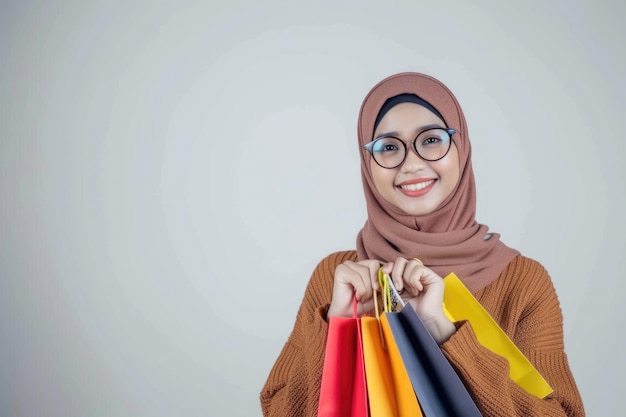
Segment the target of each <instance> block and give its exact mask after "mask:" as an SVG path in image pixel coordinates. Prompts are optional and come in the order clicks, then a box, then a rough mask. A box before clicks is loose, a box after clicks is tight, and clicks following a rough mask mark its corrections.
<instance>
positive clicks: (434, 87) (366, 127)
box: [357, 73, 518, 292]
mask: <svg viewBox="0 0 626 417" xmlns="http://www.w3.org/2000/svg"><path fill="white" fill-rule="evenodd" d="M400 94H414V95H416V96H418V97H419V98H421V99H422V100H424V101H426V102H427V103H429V104H430V105H431V106H432V107H434V109H436V110H437V112H438V113H439V114H440V115H441V116H443V119H444V122H445V123H446V126H447V127H450V128H453V129H456V131H457V132H458V133H455V134H454V136H453V140H454V144H455V145H456V147H457V149H458V154H459V164H460V177H459V182H458V184H457V185H456V187H455V188H454V190H453V191H452V193H451V194H450V195H449V196H448V197H447V198H446V200H445V201H443V202H442V203H441V205H440V206H439V207H438V208H437V209H436V210H435V211H433V212H432V213H429V214H425V215H422V216H412V215H408V214H406V213H404V212H403V211H401V210H400V209H398V208H397V207H395V206H394V205H392V204H391V203H389V202H387V201H386V200H385V199H384V198H383V197H382V196H381V195H380V194H379V193H378V191H377V190H376V187H375V186H374V181H373V179H372V174H371V169H370V166H371V164H372V158H371V156H370V154H369V152H368V151H366V150H364V149H363V145H365V144H366V143H368V142H370V141H371V140H372V139H373V135H374V130H375V123H376V119H377V116H378V114H379V112H380V110H381V108H382V107H383V105H384V104H385V102H386V101H387V100H388V99H389V98H391V97H395V96H398V95H400ZM431 111H432V110H431ZM358 136H359V148H360V152H361V176H362V179H363V188H364V190H365V200H366V203H367V213H368V219H367V221H366V223H365V226H364V227H363V229H362V230H361V231H360V232H359V234H358V236H357V251H358V255H359V259H360V260H365V259H378V260H381V261H386V262H390V261H394V260H395V259H396V258H397V257H404V258H407V259H411V258H419V259H421V260H422V262H424V264H425V265H426V266H427V267H429V268H431V269H432V270H434V271H435V272H436V273H437V274H439V275H440V276H442V277H445V276H446V275H448V274H449V273H450V272H454V273H456V275H458V276H459V278H460V279H461V280H462V281H463V282H464V283H465V285H466V286H467V287H468V288H469V289H470V291H472V292H476V291H478V290H480V289H481V288H484V287H485V286H486V285H487V284H489V283H490V282H491V281H493V280H494V279H496V278H497V277H498V275H499V274H500V272H501V271H502V270H503V269H504V268H505V267H506V265H507V264H508V263H509V262H510V261H511V259H513V257H515V256H516V255H517V254H518V252H517V251H515V250H513V249H511V248H509V247H507V246H506V245H504V243H502V242H501V241H500V235H498V234H497V233H493V234H491V233H488V227H487V226H485V225H482V224H478V223H477V222H476V219H475V216H476V188H475V184H474V172H473V170H472V161H471V147H470V142H469V136H468V132H467V125H466V123H465V117H464V116H463V112H462V110H461V107H460V106H459V103H458V102H457V100H456V98H455V97H454V95H453V94H452V92H451V91H450V90H449V89H448V88H447V87H446V86H445V85H443V84H442V83H441V82H439V81H438V80H436V79H434V78H432V77H430V76H428V75H424V74H418V73H402V74H396V75H393V76H391V77H389V78H386V79H384V80H383V81H381V82H380V83H378V84H377V85H376V86H374V88H372V90H371V91H370V92H369V94H368V95H367V96H366V97H365V100H364V101H363V104H362V106H361V111H360V114H359V121H358Z"/></svg>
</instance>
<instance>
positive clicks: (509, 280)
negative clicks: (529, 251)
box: [493, 254, 554, 293]
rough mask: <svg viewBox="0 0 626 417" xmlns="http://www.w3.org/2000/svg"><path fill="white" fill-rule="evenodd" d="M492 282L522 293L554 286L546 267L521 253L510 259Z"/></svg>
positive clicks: (551, 288)
mask: <svg viewBox="0 0 626 417" xmlns="http://www.w3.org/2000/svg"><path fill="white" fill-rule="evenodd" d="M493 284H495V285H496V286H498V287H501V288H502V287H508V289H509V290H518V291H520V292H523V293H535V292H537V291H539V292H541V291H545V290H548V289H550V290H553V288H554V286H553V284H552V279H551V277H550V274H549V273H548V271H547V270H546V268H545V267H544V266H543V265H542V264H541V263H540V262H539V261H537V260H536V259H533V258H529V257H527V256H524V255H521V254H519V255H517V256H515V257H514V258H513V259H511V261H510V262H509V264H508V265H507V266H506V267H505V268H504V270H502V272H501V273H500V276H499V277H498V279H496V280H495V282H494V283H493Z"/></svg>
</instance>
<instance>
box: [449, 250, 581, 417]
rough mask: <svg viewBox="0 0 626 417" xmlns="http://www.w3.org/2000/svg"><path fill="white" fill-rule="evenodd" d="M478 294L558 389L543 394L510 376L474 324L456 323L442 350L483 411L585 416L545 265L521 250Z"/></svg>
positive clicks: (504, 364) (492, 413)
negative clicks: (479, 338)
mask: <svg viewBox="0 0 626 417" xmlns="http://www.w3.org/2000/svg"><path fill="white" fill-rule="evenodd" d="M476 296H477V298H478V300H479V301H480V303H481V304H482V305H483V306H484V307H485V308H486V309H487V310H488V311H489V313H490V314H491V315H492V317H493V318H494V319H495V320H496V322H498V324H499V325H500V326H501V327H502V329H503V330H504V331H505V332H506V333H507V334H508V335H509V337H510V338H511V339H512V340H513V342H514V343H515V344H516V345H517V346H518V347H519V348H520V350H521V351H522V352H523V353H524V354H525V355H526V357H528V359H529V360H530V361H531V363H532V364H533V365H534V366H535V367H536V368H537V370H538V371H539V372H540V373H541V374H542V376H543V377H544V378H545V379H546V381H547V382H548V383H549V384H550V386H551V387H552V388H553V390H554V392H553V393H552V394H551V395H549V396H548V397H546V398H545V399H540V398H537V397H534V396H533V395H531V394H528V393H527V392H526V391H524V390H523V389H522V388H520V387H519V386H518V385H517V384H515V382H513V381H512V380H511V379H510V378H509V366H508V362H507V361H506V360H505V359H504V358H502V357H500V356H498V355H496V354H494V353H492V352H491V351H489V350H487V349H485V348H483V347H482V346H481V345H480V344H479V343H478V341H477V339H476V336H475V335H474V332H473V330H472V327H471V324H470V323H469V322H465V323H463V324H458V331H457V332H456V333H455V334H454V335H453V336H452V337H451V338H450V339H449V340H448V341H447V342H446V343H444V344H443V345H442V350H443V352H444V354H445V355H446V357H447V358H448V360H449V361H450V363H451V364H452V365H453V366H454V368H455V369H456V370H457V372H458V373H459V375H460V376H461V377H462V379H463V380H464V381H465V384H466V386H467V388H468V390H469V392H470V394H471V395H472V397H473V398H474V401H475V402H476V405H477V406H478V408H479V409H480V410H481V412H482V413H483V415H484V416H485V417H488V416H507V417H508V416H526V417H527V416H570V417H573V416H576V417H579V416H584V415H585V411H584V409H583V404H582V399H581V397H580V394H579V392H578V389H577V387H576V383H575V382H574V378H573V376H572V373H571V371H570V368H569V364H568V360H567V356H566V354H565V351H564V344H563V317H562V313H561V308H560V305H559V301H558V298H557V295H556V292H555V289H554V286H553V284H552V281H551V280H550V277H549V276H548V274H547V272H546V271H545V269H544V268H543V267H542V266H541V265H540V264H539V263H537V262H535V261H532V260H530V259H528V258H524V257H522V256H518V257H516V258H515V259H513V261H511V263H510V264H509V265H508V267H507V268H506V269H505V270H504V271H503V272H502V274H501V275H500V277H499V278H498V279H496V280H495V281H493V282H492V283H491V284H490V285H488V286H487V287H486V288H485V289H483V290H481V291H479V293H478V294H476Z"/></svg>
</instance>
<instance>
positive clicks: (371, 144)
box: [363, 127, 457, 169]
mask: <svg viewBox="0 0 626 417" xmlns="http://www.w3.org/2000/svg"><path fill="white" fill-rule="evenodd" d="M429 130H443V131H445V132H447V133H448V135H449V136H450V143H449V144H448V149H447V150H446V152H445V153H444V154H443V155H442V156H441V157H439V158H437V159H426V158H424V157H423V156H422V155H420V153H419V152H418V151H417V145H416V142H417V138H419V137H420V135H421V134H423V133H424V132H428V131H429ZM455 133H457V130H456V129H453V128H447V127H430V128H428V129H424V130H422V131H421V132H419V133H418V134H417V135H416V136H415V139H413V140H412V141H410V142H405V141H403V140H402V139H400V138H398V137H395V136H391V135H388V136H380V137H377V138H376V139H374V140H373V141H371V142H369V143H366V144H365V145H363V149H365V150H367V151H369V153H370V155H371V157H372V159H373V160H374V162H376V164H377V165H378V166H379V167H381V168H385V169H395V168H398V167H399V166H400V165H402V164H403V163H404V161H406V157H407V156H408V155H409V152H408V151H407V145H408V144H409V143H410V144H412V145H413V146H412V148H413V151H414V152H415V154H416V155H417V156H418V157H419V158H420V159H422V160H424V161H427V162H436V161H439V160H442V159H443V158H445V157H446V155H448V153H450V149H451V148H452V142H454V139H453V138H452V135H454V134H455ZM388 138H392V139H397V140H399V141H400V142H402V145H404V158H402V161H400V163H399V164H398V165H396V166H394V167H391V168H387V167H384V166H382V165H381V164H380V163H379V162H378V161H377V160H376V158H374V152H373V151H372V149H373V148H374V143H376V142H378V141H379V140H381V139H388Z"/></svg>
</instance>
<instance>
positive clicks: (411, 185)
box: [397, 179, 435, 197]
mask: <svg viewBox="0 0 626 417" xmlns="http://www.w3.org/2000/svg"><path fill="white" fill-rule="evenodd" d="M434 186H435V180H434V179H423V180H409V181H404V182H402V183H400V184H398V185H397V187H398V189H399V190H400V192H401V193H402V194H404V195H406V196H409V197H420V196H423V195H424V194H426V193H427V192H429V191H430V190H431V189H432V188H433V187H434Z"/></svg>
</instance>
